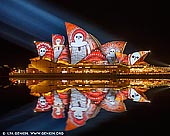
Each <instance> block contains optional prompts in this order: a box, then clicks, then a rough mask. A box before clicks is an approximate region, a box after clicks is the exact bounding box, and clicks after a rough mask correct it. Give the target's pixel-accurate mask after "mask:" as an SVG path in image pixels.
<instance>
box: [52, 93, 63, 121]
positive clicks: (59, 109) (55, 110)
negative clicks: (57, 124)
mask: <svg viewBox="0 0 170 136" xmlns="http://www.w3.org/2000/svg"><path fill="white" fill-rule="evenodd" d="M53 98H54V99H53V100H54V101H53V105H52V113H51V115H52V117H53V118H55V119H60V118H64V117H65V113H64V111H65V106H64V104H63V102H62V100H61V98H60V97H59V95H58V94H57V92H56V91H53Z"/></svg>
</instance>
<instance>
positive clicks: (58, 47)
mask: <svg viewBox="0 0 170 136" xmlns="http://www.w3.org/2000/svg"><path fill="white" fill-rule="evenodd" d="M64 44H65V37H64V36H63V35H60V34H52V48H53V52H54V62H57V59H58V56H59V55H60V54H61V52H62V51H63V49H64V47H65V45H64Z"/></svg>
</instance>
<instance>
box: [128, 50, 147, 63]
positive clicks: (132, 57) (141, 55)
mask: <svg viewBox="0 0 170 136" xmlns="http://www.w3.org/2000/svg"><path fill="white" fill-rule="evenodd" d="M148 53H150V51H137V52H133V53H132V54H129V55H128V65H134V64H136V63H137V62H139V61H143V60H144V59H145V57H146V56H147V55H148Z"/></svg>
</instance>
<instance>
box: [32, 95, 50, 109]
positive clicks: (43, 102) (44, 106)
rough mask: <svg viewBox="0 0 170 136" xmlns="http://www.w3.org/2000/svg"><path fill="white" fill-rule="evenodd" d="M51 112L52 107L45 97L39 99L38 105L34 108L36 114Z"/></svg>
mask: <svg viewBox="0 0 170 136" xmlns="http://www.w3.org/2000/svg"><path fill="white" fill-rule="evenodd" d="M50 110H51V105H50V104H49V103H48V102H47V100H46V98H45V97H44V96H40V97H39V98H38V102H37V105H36V107H35V108H34V112H46V111H50Z"/></svg>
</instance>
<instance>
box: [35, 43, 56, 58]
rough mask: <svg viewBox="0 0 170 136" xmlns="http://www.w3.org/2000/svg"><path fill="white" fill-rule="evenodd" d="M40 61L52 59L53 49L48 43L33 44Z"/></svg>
mask: <svg viewBox="0 0 170 136" xmlns="http://www.w3.org/2000/svg"><path fill="white" fill-rule="evenodd" d="M35 45H36V49H37V51H38V55H39V56H40V59H45V60H49V61H52V60H53V58H54V53H53V49H52V47H51V44H50V43H49V42H35Z"/></svg>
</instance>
